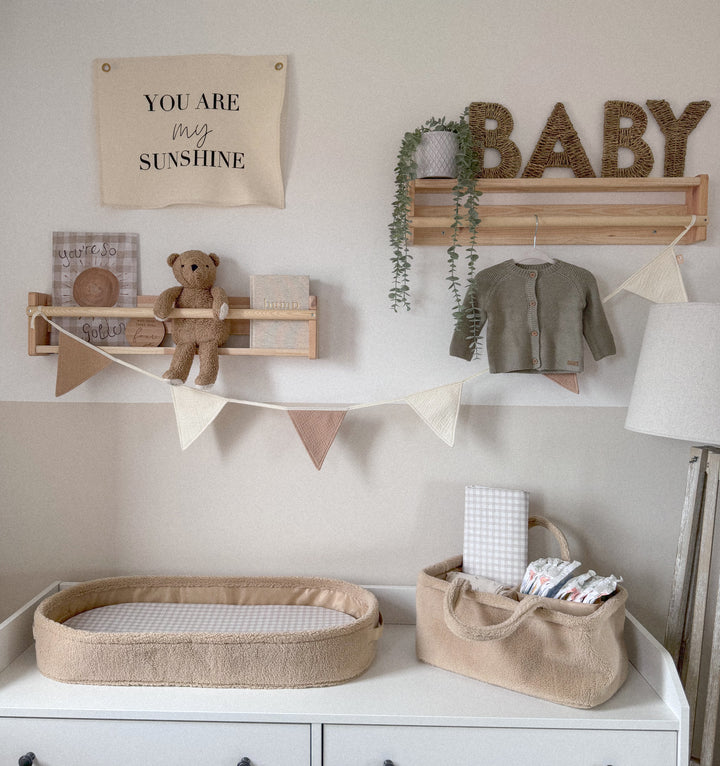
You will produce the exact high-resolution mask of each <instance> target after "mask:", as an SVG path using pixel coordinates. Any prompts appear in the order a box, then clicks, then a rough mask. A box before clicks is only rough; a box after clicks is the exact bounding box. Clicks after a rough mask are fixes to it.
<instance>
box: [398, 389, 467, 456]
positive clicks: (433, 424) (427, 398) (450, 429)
mask: <svg viewBox="0 0 720 766" xmlns="http://www.w3.org/2000/svg"><path fill="white" fill-rule="evenodd" d="M462 387H463V384H462V381H461V382H460V383H450V384H449V385H447V386H438V387H437V388H431V389H430V390H428V391H420V392H419V393H417V394H411V395H410V396H406V397H405V401H406V402H407V403H408V404H409V405H410V406H411V407H412V408H413V409H414V410H415V412H416V413H417V414H418V415H419V416H420V418H421V419H422V420H423V422H424V423H425V424H426V425H428V426H430V428H432V430H433V431H434V432H435V433H436V434H437V435H438V436H439V437H440V438H441V439H442V440H443V441H444V442H445V444H447V445H448V446H449V447H452V446H453V444H455V426H456V425H457V418H458V412H459V411H460V397H461V396H462Z"/></svg>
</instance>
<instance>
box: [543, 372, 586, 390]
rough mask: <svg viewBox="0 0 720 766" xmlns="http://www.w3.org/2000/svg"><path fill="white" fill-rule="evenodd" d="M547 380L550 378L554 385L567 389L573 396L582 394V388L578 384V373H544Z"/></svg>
mask: <svg viewBox="0 0 720 766" xmlns="http://www.w3.org/2000/svg"><path fill="white" fill-rule="evenodd" d="M543 375H545V377H546V378H550V380H552V382H553V383H557V384H558V386H562V387H563V388H567V390H568V391H571V392H572V393H573V394H579V393H580V386H579V384H578V376H577V373H576V372H544V373H543Z"/></svg>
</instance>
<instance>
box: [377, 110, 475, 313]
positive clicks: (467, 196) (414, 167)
mask: <svg viewBox="0 0 720 766" xmlns="http://www.w3.org/2000/svg"><path fill="white" fill-rule="evenodd" d="M468 111H469V110H468V109H466V110H465V111H464V112H463V114H462V115H461V116H460V118H459V119H457V120H451V121H448V120H446V119H445V117H441V118H440V119H437V118H435V117H431V118H430V119H429V120H427V121H426V122H425V123H424V124H423V125H421V126H420V127H419V128H416V129H415V130H413V131H412V132H408V133H406V134H405V136H404V137H403V140H402V143H401V145H400V151H399V152H398V157H397V164H396V166H395V199H394V201H393V214H392V221H391V223H390V227H389V228H390V245H391V247H392V253H393V254H392V258H391V263H392V274H393V286H392V289H391V290H390V294H389V297H390V301H391V307H392V309H393V310H394V311H398V310H399V309H401V308H405V309H406V310H409V309H410V285H409V272H410V266H411V261H412V255H411V254H410V249H409V245H408V239H409V235H410V224H409V221H408V216H409V211H410V190H409V187H410V181H412V180H414V179H415V178H428V177H434V178H437V177H455V178H456V183H455V186H454V188H453V202H454V206H455V210H454V217H453V224H452V233H451V240H450V246H449V247H448V251H447V252H448V270H449V273H448V277H447V279H448V282H449V283H450V285H449V290H450V292H451V294H452V297H453V303H454V309H453V315H454V316H455V319H456V320H459V319H460V318H461V317H462V316H464V315H467V309H465V310H464V309H463V306H462V295H461V292H460V278H459V277H458V275H457V266H458V259H459V249H460V243H459V239H460V230H461V229H462V228H467V229H468V236H469V241H468V245H467V249H466V261H467V270H468V280H470V279H471V278H472V276H473V274H474V272H475V263H476V261H477V246H476V236H477V229H478V224H479V223H480V218H479V216H478V214H477V204H478V200H479V198H480V194H481V193H480V192H479V191H477V190H476V189H475V182H476V179H477V175H478V173H479V171H480V163H479V158H478V156H477V154H476V153H475V151H474V149H473V138H472V134H471V132H470V124H469V122H468ZM435 134H438V135H440V134H450V135H451V136H452V139H451V140H448V139H444V140H445V141H447V143H449V144H450V145H451V146H452V147H453V149H454V152H455V155H454V157H453V158H452V163H451V164H452V167H451V168H450V169H449V170H446V168H448V165H447V164H445V165H444V166H443V169H442V170H440V171H437V170H434V169H433V168H432V167H428V165H427V163H426V162H425V155H426V154H427V152H426V149H427V145H428V144H430V143H432V144H434V143H435V142H436V140H438V139H436V136H435ZM431 153H433V152H432V151H431ZM435 153H437V152H435ZM438 172H441V173H443V175H438ZM446 172H448V173H450V175H449V176H447V175H444V173H446Z"/></svg>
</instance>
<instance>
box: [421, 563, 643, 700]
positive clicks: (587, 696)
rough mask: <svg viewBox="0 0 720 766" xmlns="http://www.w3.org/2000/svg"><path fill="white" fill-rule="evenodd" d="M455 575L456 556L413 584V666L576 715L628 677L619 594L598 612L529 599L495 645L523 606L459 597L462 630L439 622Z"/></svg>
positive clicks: (484, 596)
mask: <svg viewBox="0 0 720 766" xmlns="http://www.w3.org/2000/svg"><path fill="white" fill-rule="evenodd" d="M460 567H462V556H456V557H453V558H451V559H448V560H447V561H443V562H442V563H440V564H436V565H434V566H431V567H428V568H426V569H424V570H423V571H422V572H421V573H420V575H419V576H418V584H417V634H416V649H417V656H418V658H419V659H420V660H422V661H424V662H427V663H429V664H430V665H435V666H437V667H440V668H444V669H446V670H451V671H454V672H456V673H461V674H462V675H466V676H470V677H471V678H476V679H478V680H480V681H485V682H487V683H490V684H494V685H496V686H503V687H505V688H507V689H512V690H513V691H518V692H522V693H524V694H529V695H531V696H533V697H540V698H542V699H546V700H550V701H551V702H557V703H560V704H562V705H569V706H571V707H577V708H591V707H595V706H596V705H599V704H601V703H602V702H605V701H606V700H607V699H609V698H610V697H612V695H613V694H615V692H616V691H617V690H618V689H619V688H620V687H621V686H622V684H623V682H624V681H625V678H626V677H627V671H628V659H627V653H626V650H625V643H624V639H623V629H624V625H625V602H626V600H627V592H626V591H625V590H624V589H622V588H619V589H618V592H617V593H616V594H615V595H614V596H612V597H610V598H609V599H608V600H607V601H605V602H603V603H602V604H597V605H596V604H576V603H571V602H568V601H561V600H558V599H550V598H540V597H535V596H533V597H530V598H531V599H533V600H537V601H538V602H539V604H540V606H539V608H537V609H536V610H535V611H534V612H533V613H532V614H531V615H530V616H528V617H527V618H526V619H524V620H521V621H519V623H518V624H517V627H516V628H514V630H510V631H509V635H507V636H504V637H502V634H503V633H505V632H506V631H505V630H503V629H502V627H499V626H498V624H499V623H503V622H505V621H506V620H508V619H510V620H511V622H512V618H513V616H514V614H515V612H516V610H517V608H518V606H519V604H521V603H522V600H521V601H517V600H512V599H510V598H507V597H505V596H498V595H495V594H492V593H475V592H472V591H467V590H465V591H463V592H462V593H461V594H460V597H459V599H458V602H457V604H456V608H455V610H454V613H455V615H456V616H457V619H458V620H459V623H460V624H461V626H463V627H461V626H460V625H457V624H455V623H453V622H452V620H448V619H446V612H447V605H446V603H445V599H446V595H447V592H448V590H449V589H450V587H451V583H450V582H448V581H447V580H446V579H445V575H446V573H447V572H449V571H452V570H454V569H458V568H460ZM524 598H526V597H523V596H520V599H524ZM451 625H452V626H453V627H451ZM456 631H457V632H456ZM458 633H464V635H463V636H461V635H458ZM483 639H487V640H483Z"/></svg>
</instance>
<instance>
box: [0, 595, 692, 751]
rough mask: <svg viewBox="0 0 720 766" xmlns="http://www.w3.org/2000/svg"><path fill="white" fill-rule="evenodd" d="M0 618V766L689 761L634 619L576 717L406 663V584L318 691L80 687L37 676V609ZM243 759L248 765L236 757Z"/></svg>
mask: <svg viewBox="0 0 720 766" xmlns="http://www.w3.org/2000/svg"><path fill="white" fill-rule="evenodd" d="M60 587H63V586H62V584H61V583H54V584H53V585H52V586H50V587H49V588H47V589H46V590H45V591H44V592H43V593H41V594H39V595H38V596H37V598H35V599H33V601H31V602H30V603H28V604H27V605H26V606H25V607H23V608H22V609H20V610H19V611H18V612H17V613H16V614H15V615H13V616H12V617H10V618H9V619H8V620H6V621H5V622H4V623H2V624H0V763H3V764H9V765H11V764H16V763H19V761H20V759H22V758H23V757H26V763H27V762H28V761H27V758H29V755H28V754H30V753H32V754H34V756H35V757H36V761H35V763H36V764H37V766H45V765H46V766H81V765H82V764H103V766H131V765H134V764H140V763H153V764H155V765H156V766H197V765H198V764H208V765H210V764H213V765H217V766H235V765H236V764H242V766H383V764H386V766H387V764H389V763H391V764H393V765H394V766H430V765H431V764H433V766H434V765H435V764H439V765H441V766H478V764H480V763H482V764H483V766H507V765H508V764H534V763H537V764H553V766H610V764H612V766H687V763H688V728H687V726H688V706H687V702H686V700H685V697H684V694H683V691H682V687H681V684H680V681H679V679H678V676H677V672H676V670H675V667H674V665H673V662H672V659H671V657H670V655H669V654H668V652H666V651H665V650H664V649H663V648H662V646H660V644H659V643H658V642H657V641H656V640H655V639H654V638H652V637H651V636H650V634H649V633H648V632H647V631H646V630H645V629H644V628H643V627H642V626H641V625H640V624H639V623H638V622H637V621H636V620H635V619H634V618H632V617H631V616H628V620H627V625H626V637H627V644H628V653H629V655H630V659H631V662H632V667H631V668H630V673H629V676H628V680H627V681H626V683H625V685H624V686H623V687H622V688H621V689H620V691H619V692H618V693H617V694H616V695H615V696H614V697H613V698H612V699H610V700H609V701H608V702H606V703H604V704H603V705H601V706H599V707H597V708H595V709H593V710H577V709H574V708H569V707H564V706H561V705H556V704H553V703H550V702H546V701H544V700H539V699H535V698H532V697H527V696H525V695H522V694H517V693H515V692H511V691H508V690H506V689H500V688H498V687H494V686H489V685H487V684H483V683H481V682H479V681H474V680H472V679H469V678H465V677H463V676H459V675H456V674H454V673H450V672H448V671H445V670H441V669H439V668H435V667H431V666H430V665H425V664H423V663H421V662H419V661H418V660H417V659H416V657H415V630H414V624H413V622H414V599H415V589H414V588H413V587H410V586H400V587H392V586H380V587H371V588H370V589H371V590H372V591H373V592H375V594H376V595H377V597H378V599H379V601H380V607H381V610H382V612H383V616H384V618H385V631H384V633H383V636H382V637H381V639H380V643H379V645H378V655H377V659H376V660H375V662H374V664H373V665H372V666H371V668H370V669H369V670H368V671H367V672H366V673H364V674H363V675H362V676H360V677H359V678H358V679H356V680H354V681H351V682H349V683H346V684H341V685H339V686H332V687H328V688H320V689H317V688H316V689H288V690H282V689H280V690H258V689H253V690H248V689H198V688H195V689H193V688H171V687H167V688H152V687H122V686H114V687H109V686H84V685H73V684H63V683H58V682H55V681H51V680H50V679H48V678H45V677H44V676H42V675H41V674H40V673H39V672H38V670H37V667H36V665H35V655H34V649H33V644H32V632H31V628H32V617H33V612H34V609H35V607H36V605H37V603H39V601H40V600H41V599H42V598H44V597H45V596H47V595H49V594H50V593H52V592H55V591H57V590H58V588H60ZM243 759H247V760H246V761H244V760H243Z"/></svg>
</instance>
